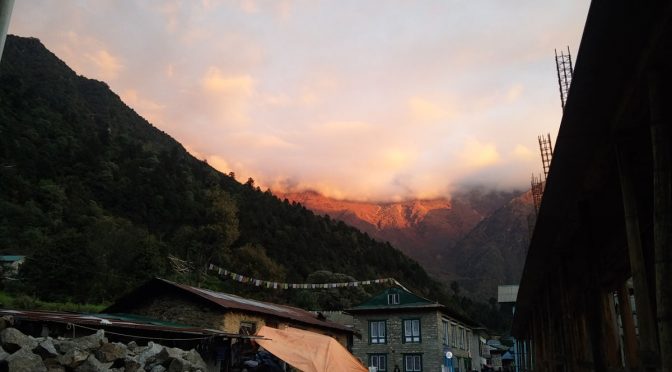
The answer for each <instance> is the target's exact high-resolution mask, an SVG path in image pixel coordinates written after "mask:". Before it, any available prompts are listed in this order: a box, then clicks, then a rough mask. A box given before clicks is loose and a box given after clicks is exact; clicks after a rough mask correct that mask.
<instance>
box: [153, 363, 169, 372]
mask: <svg viewBox="0 0 672 372" xmlns="http://www.w3.org/2000/svg"><path fill="white" fill-rule="evenodd" d="M149 372H166V367H164V366H162V365H160V364H158V365H155V366H154V367H152V369H150V370H149Z"/></svg>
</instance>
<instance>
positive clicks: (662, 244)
mask: <svg viewBox="0 0 672 372" xmlns="http://www.w3.org/2000/svg"><path fill="white" fill-rule="evenodd" d="M662 78H663V76H662V74H659V73H654V74H651V75H650V76H649V108H650V112H651V150H652V152H653V246H654V257H655V259H654V261H655V264H654V265H655V272H656V309H657V318H658V338H659V342H660V361H661V367H662V371H663V372H671V371H672V174H671V173H670V172H671V171H672V161H671V159H670V129H669V125H668V123H667V118H666V117H665V116H664V114H665V113H664V111H663V102H664V101H667V100H664V99H663V94H664V92H662V91H661V88H662V86H663V84H662V82H661V79H662ZM668 104H669V102H665V105H668ZM666 107H667V106H666ZM668 111H669V108H668Z"/></svg>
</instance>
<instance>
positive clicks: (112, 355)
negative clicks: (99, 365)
mask: <svg viewBox="0 0 672 372" xmlns="http://www.w3.org/2000/svg"><path fill="white" fill-rule="evenodd" d="M127 354H128V349H127V348H126V345H124V344H122V343H118V342H114V343H109V344H103V346H101V347H100V349H98V350H96V351H95V355H96V358H97V359H98V360H100V361H101V362H103V363H107V362H113V361H115V360H117V359H122V358H124V357H125V356H126V355H127Z"/></svg>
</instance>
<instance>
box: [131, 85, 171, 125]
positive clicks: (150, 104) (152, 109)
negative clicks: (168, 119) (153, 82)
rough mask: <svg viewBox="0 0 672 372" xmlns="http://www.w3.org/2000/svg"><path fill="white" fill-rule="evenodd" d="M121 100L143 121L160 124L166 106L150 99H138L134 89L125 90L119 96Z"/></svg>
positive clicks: (138, 96) (138, 95)
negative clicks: (143, 119) (142, 118)
mask: <svg viewBox="0 0 672 372" xmlns="http://www.w3.org/2000/svg"><path fill="white" fill-rule="evenodd" d="M120 97H121V99H122V100H123V101H124V102H125V103H126V104H127V105H129V106H131V107H132V108H133V109H135V111H137V112H138V113H140V114H141V115H142V116H143V117H144V118H145V119H147V120H149V121H150V122H153V123H162V122H163V121H164V119H163V113H164V111H165V108H166V106H165V105H163V104H160V103H158V102H154V101H152V100H150V99H146V98H142V97H140V94H139V93H138V91H137V90H135V89H127V90H125V91H124V92H122V93H121V94H120Z"/></svg>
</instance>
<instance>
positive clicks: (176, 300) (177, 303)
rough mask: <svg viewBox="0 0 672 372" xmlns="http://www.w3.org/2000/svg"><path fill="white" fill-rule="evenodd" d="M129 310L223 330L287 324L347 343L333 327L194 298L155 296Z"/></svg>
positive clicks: (235, 330) (280, 327)
mask: <svg viewBox="0 0 672 372" xmlns="http://www.w3.org/2000/svg"><path fill="white" fill-rule="evenodd" d="M132 311H133V313H135V314H138V315H143V316H147V317H150V318H155V319H160V320H165V321H169V322H175V323H181V324H185V325H193V326H197V327H204V328H212V329H218V330H220V331H223V332H229V333H238V332H239V330H240V323H241V322H247V323H253V324H254V325H255V327H256V329H257V330H258V329H259V328H261V327H262V326H264V325H266V323H267V322H269V323H272V324H271V325H270V326H272V327H274V328H279V329H283V328H286V327H287V326H293V327H297V328H301V329H304V330H307V331H311V332H315V333H319V334H324V335H327V336H331V337H334V338H335V339H336V340H337V341H338V342H339V343H341V345H343V346H346V345H347V334H346V333H345V332H338V331H336V330H325V329H321V328H317V327H310V326H304V325H302V324H293V323H290V322H288V321H286V320H281V319H271V318H270V317H268V316H267V317H264V316H262V315H256V314H252V313H246V312H240V311H229V312H224V310H218V309H215V308H213V307H212V306H208V305H205V304H203V305H201V304H199V303H197V302H194V301H188V300H185V299H183V298H181V297H178V296H174V295H162V296H157V297H155V298H153V299H152V300H151V302H149V303H148V304H146V305H142V306H140V307H138V308H135V309H132Z"/></svg>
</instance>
